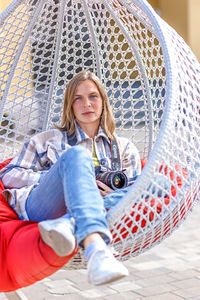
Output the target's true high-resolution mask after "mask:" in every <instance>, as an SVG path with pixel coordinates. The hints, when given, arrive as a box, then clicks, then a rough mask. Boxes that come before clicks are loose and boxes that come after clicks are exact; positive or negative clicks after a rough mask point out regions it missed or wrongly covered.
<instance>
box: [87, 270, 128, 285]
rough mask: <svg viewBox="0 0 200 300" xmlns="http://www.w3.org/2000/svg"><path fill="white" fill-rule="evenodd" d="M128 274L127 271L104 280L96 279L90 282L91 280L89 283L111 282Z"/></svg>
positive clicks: (102, 283)
mask: <svg viewBox="0 0 200 300" xmlns="http://www.w3.org/2000/svg"><path fill="white" fill-rule="evenodd" d="M126 276H128V273H127V274H119V275H116V276H115V277H112V278H108V279H106V280H103V281H102V280H97V281H96V282H94V281H93V282H92V281H89V282H90V283H92V284H95V285H104V284H108V283H112V282H114V281H117V280H119V279H122V278H124V277H126Z"/></svg>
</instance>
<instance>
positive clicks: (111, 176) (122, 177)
mask: <svg viewBox="0 0 200 300" xmlns="http://www.w3.org/2000/svg"><path fill="white" fill-rule="evenodd" d="M96 179H97V180H99V181H101V182H103V183H105V184H106V185H107V186H109V187H110V188H111V189H113V190H118V189H123V188H125V187H126V186H127V185H128V178H127V176H126V174H125V173H124V172H121V171H109V172H99V173H98V174H97V175H96Z"/></svg>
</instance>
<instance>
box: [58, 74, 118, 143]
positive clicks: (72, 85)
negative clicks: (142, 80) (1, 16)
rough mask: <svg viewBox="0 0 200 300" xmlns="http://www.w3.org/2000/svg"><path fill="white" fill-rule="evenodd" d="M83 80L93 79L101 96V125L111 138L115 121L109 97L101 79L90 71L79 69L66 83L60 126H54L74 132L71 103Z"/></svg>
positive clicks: (70, 132)
mask: <svg viewBox="0 0 200 300" xmlns="http://www.w3.org/2000/svg"><path fill="white" fill-rule="evenodd" d="M85 80H91V81H93V82H94V83H95V84H96V86H97V89H98V91H99V93H100V95H101V98H102V102H103V103H102V106H103V109H102V115H101V126H102V128H103V129H104V131H105V133H106V135H107V136H108V137H109V138H113V133H114V131H115V122H114V117H113V114H112V111H111V106H110V103H109V99H108V96H107V93H106V90H105V88H104V86H103V84H102V82H101V80H100V79H99V78H98V77H97V76H96V75H95V74H94V73H92V72H90V71H81V72H79V73H77V74H76V75H75V76H74V77H73V78H72V79H71V80H70V81H69V83H68V85H67V88H66V90H65V94H64V103H63V111H62V118H61V126H56V127H57V128H58V129H59V130H61V131H65V130H67V131H68V133H69V134H72V133H74V132H75V123H74V120H75V117H74V113H73V109H72V104H73V101H74V95H75V91H76V89H77V87H78V85H79V83H80V82H83V81H85Z"/></svg>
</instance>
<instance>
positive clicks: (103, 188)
mask: <svg viewBox="0 0 200 300" xmlns="http://www.w3.org/2000/svg"><path fill="white" fill-rule="evenodd" d="M96 183H97V186H98V188H99V191H100V194H101V196H102V197H104V196H106V195H108V194H110V193H112V192H114V190H113V189H111V188H110V187H109V186H107V185H106V184H105V183H103V182H101V181H99V180H96Z"/></svg>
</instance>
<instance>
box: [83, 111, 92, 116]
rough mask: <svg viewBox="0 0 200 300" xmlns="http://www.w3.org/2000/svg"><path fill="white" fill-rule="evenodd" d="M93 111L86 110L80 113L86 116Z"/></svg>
mask: <svg viewBox="0 0 200 300" xmlns="http://www.w3.org/2000/svg"><path fill="white" fill-rule="evenodd" d="M93 113H94V112H93V111H86V112H84V113H82V115H84V116H87V115H90V114H93Z"/></svg>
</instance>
